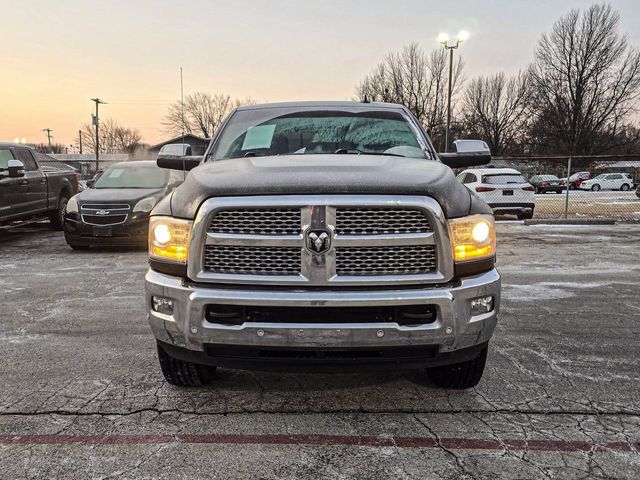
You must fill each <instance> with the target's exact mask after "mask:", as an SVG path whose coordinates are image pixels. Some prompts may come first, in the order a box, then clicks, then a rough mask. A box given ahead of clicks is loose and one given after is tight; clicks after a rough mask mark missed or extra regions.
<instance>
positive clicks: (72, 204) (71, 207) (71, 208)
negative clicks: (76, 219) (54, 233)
mask: <svg viewBox="0 0 640 480" xmlns="http://www.w3.org/2000/svg"><path fill="white" fill-rule="evenodd" d="M66 212H67V213H78V201H77V200H76V197H75V196H73V197H71V198H70V199H69V201H68V202H67V209H66Z"/></svg>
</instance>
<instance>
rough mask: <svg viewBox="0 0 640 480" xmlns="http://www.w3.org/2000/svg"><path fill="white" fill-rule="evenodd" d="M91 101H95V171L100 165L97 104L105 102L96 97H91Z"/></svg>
mask: <svg viewBox="0 0 640 480" xmlns="http://www.w3.org/2000/svg"><path fill="white" fill-rule="evenodd" d="M91 101H92V102H95V103H96V115H95V116H94V117H93V124H94V125H95V126H96V172H97V171H98V168H99V165H100V117H99V116H98V106H99V105H100V104H106V102H103V101H102V100H100V99H99V98H98V97H96V98H92V99H91Z"/></svg>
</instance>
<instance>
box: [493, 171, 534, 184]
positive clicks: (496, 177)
mask: <svg viewBox="0 0 640 480" xmlns="http://www.w3.org/2000/svg"><path fill="white" fill-rule="evenodd" d="M482 183H488V184H489V185H505V184H509V183H527V181H526V180H525V179H524V177H523V176H522V175H518V174H513V173H496V174H493V175H483V176H482Z"/></svg>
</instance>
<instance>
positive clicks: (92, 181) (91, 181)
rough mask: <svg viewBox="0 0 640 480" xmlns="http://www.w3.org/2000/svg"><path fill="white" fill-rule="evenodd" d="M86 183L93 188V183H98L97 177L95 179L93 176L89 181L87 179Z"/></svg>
mask: <svg viewBox="0 0 640 480" xmlns="http://www.w3.org/2000/svg"><path fill="white" fill-rule="evenodd" d="M84 183H85V184H86V185H87V188H91V187H93V185H94V184H95V183H96V181H95V179H93V178H92V179H90V180H87V181H86V182H84Z"/></svg>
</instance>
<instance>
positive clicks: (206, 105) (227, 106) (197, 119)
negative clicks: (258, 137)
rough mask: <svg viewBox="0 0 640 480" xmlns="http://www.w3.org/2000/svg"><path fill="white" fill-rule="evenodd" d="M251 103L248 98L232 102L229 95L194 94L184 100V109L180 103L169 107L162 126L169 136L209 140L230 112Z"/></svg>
mask: <svg viewBox="0 0 640 480" xmlns="http://www.w3.org/2000/svg"><path fill="white" fill-rule="evenodd" d="M251 103H254V102H253V100H251V99H250V98H246V99H244V100H239V99H235V100H233V99H232V98H231V97H230V96H229V95H222V94H210V93H206V92H195V93H191V94H189V95H187V96H186V97H185V98H184V109H183V106H182V103H181V102H180V101H178V102H175V103H172V104H171V105H169V110H168V112H167V114H166V115H165V117H164V120H163V121H162V124H163V125H164V127H165V131H166V132H167V133H169V134H170V135H176V136H177V135H181V134H182V133H191V134H194V135H200V136H202V137H204V138H211V137H212V136H213V134H214V133H215V131H216V130H217V129H218V127H219V126H220V125H221V124H222V121H223V120H224V119H225V117H226V116H227V115H228V114H229V113H230V112H231V110H233V109H234V108H236V107H238V106H240V105H246V104H251Z"/></svg>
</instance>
